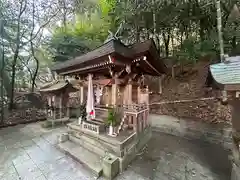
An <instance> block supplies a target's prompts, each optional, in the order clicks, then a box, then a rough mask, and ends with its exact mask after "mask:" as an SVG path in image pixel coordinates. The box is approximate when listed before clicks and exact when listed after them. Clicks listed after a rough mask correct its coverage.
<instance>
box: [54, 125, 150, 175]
mask: <svg viewBox="0 0 240 180" xmlns="http://www.w3.org/2000/svg"><path fill="white" fill-rule="evenodd" d="M68 128H69V132H68V141H66V142H62V143H60V144H59V148H60V149H62V150H63V151H64V152H66V153H67V154H70V155H71V156H72V157H73V158H75V159H76V160H78V161H80V162H82V163H83V164H85V165H86V167H88V168H90V169H91V170H92V171H93V172H94V173H95V174H96V175H98V176H100V175H101V173H103V175H104V176H106V177H108V178H110V177H111V178H112V177H114V176H115V175H116V174H117V173H119V172H122V171H123V170H124V169H125V168H127V166H128V164H129V163H130V162H131V161H132V160H133V159H134V158H135V157H136V154H137V153H138V152H139V151H140V150H141V149H142V148H143V147H144V145H145V144H146V143H147V142H148V140H149V139H150V138H151V128H150V127H148V128H146V129H145V130H144V131H143V132H142V133H140V134H138V135H136V133H133V132H131V131H129V132H128V131H126V132H122V135H120V136H118V137H116V138H114V137H109V136H108V135H107V134H106V133H100V134H94V133H92V132H89V131H85V130H84V129H82V128H81V126H79V125H77V123H70V124H68ZM90 156H91V157H90ZM106 159H107V160H106ZM108 160H109V161H108ZM109 174H110V175H109ZM111 178H110V179H111Z"/></svg>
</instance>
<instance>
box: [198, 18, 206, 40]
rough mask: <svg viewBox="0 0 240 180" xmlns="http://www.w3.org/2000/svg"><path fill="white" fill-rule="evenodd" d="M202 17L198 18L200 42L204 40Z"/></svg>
mask: <svg viewBox="0 0 240 180" xmlns="http://www.w3.org/2000/svg"><path fill="white" fill-rule="evenodd" d="M204 21H205V20H204V19H203V18H201V19H200V29H199V35H200V39H201V42H203V41H204V38H205V37H204V36H205V33H204V29H205V27H204Z"/></svg>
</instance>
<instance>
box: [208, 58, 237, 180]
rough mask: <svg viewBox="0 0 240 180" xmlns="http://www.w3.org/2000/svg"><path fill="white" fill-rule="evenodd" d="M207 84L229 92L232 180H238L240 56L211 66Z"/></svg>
mask: <svg viewBox="0 0 240 180" xmlns="http://www.w3.org/2000/svg"><path fill="white" fill-rule="evenodd" d="M207 83H208V85H211V86H212V87H214V88H218V89H219V90H221V91H225V92H227V96H226V97H227V101H228V104H229V105H230V106H231V111H232V112H231V114H232V139H233V149H232V152H233V170H232V180H238V179H240V149H239V145H240V56H236V57H227V58H226V59H225V61H224V62H222V63H218V64H213V65H211V66H210V72H209V76H208V79H207ZM226 97H224V98H226Z"/></svg>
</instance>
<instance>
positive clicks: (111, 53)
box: [41, 39, 166, 178]
mask: <svg viewBox="0 0 240 180" xmlns="http://www.w3.org/2000/svg"><path fill="white" fill-rule="evenodd" d="M52 70H53V71H55V72H56V73H57V74H58V77H59V78H58V81H57V82H55V83H54V84H52V85H49V86H47V87H43V88H42V89H41V92H42V93H43V94H45V95H47V96H48V105H49V106H50V107H52V110H51V111H50V114H51V116H53V117H54V119H56V118H58V119H59V118H60V119H61V118H64V117H68V116H69V110H68V109H69V107H72V106H73V104H75V105H76V104H83V103H84V102H87V104H86V106H87V108H88V104H89V102H90V100H91V97H89V96H93V98H92V99H93V100H94V105H93V106H94V107H93V109H94V113H95V114H94V118H92V119H87V120H86V121H83V122H72V123H70V124H68V127H69V132H68V133H67V134H65V136H64V137H65V138H64V139H65V140H67V139H68V141H64V142H63V141H62V142H61V143H60V144H59V146H60V148H61V149H63V150H64V151H67V152H68V153H69V154H71V155H72V156H75V157H76V158H77V159H79V160H80V161H82V162H83V163H85V164H87V166H88V167H90V168H91V169H92V170H94V172H96V173H97V174H98V175H100V174H101V173H102V172H103V174H104V175H105V176H106V177H110V178H111V177H113V176H115V175H116V174H117V173H118V172H119V171H122V170H123V169H124V168H126V167H127V165H128V164H129V163H130V162H131V160H132V159H133V158H134V157H135V156H136V153H137V152H138V151H139V150H140V149H141V148H142V147H143V146H144V145H145V144H146V143H147V141H148V140H149V139H150V137H151V128H150V126H149V121H148V114H149V92H148V86H146V84H145V82H144V76H145V75H150V76H157V77H159V78H160V76H161V75H162V74H164V73H165V71H166V67H165V65H164V63H163V62H162V61H161V60H160V58H159V55H158V52H157V49H156V46H155V44H154V42H153V40H148V41H145V42H142V43H136V44H134V45H131V46H126V45H124V44H123V43H121V42H120V41H119V40H116V39H111V40H109V41H108V42H106V43H105V44H103V45H102V46H100V47H98V48H96V49H95V50H93V51H91V52H88V53H86V54H84V55H81V56H79V57H76V58H74V59H72V60H68V61H66V62H62V63H58V64H55V65H54V66H53V67H52ZM91 85H92V86H93V94H91V92H90V90H89V87H91ZM73 92H74V93H73ZM73 102H75V103H73ZM114 107H115V108H116V107H117V108H120V109H121V112H122V113H121V115H122V117H121V122H120V123H119V124H118V126H117V127H115V131H114V132H115V135H116V137H112V136H108V134H107V133H106V127H105V126H104V119H106V118H107V112H108V109H109V108H114ZM50 109H51V108H50ZM53 109H55V111H54V110H53ZM56 109H58V111H59V112H58V113H57V114H56ZM69 146H71V148H69ZM72 149H75V150H74V151H73V150H72ZM82 149H88V153H89V155H90V156H91V157H96V158H95V159H94V160H93V161H98V163H96V162H95V163H90V162H89V160H87V159H85V158H86V156H87V155H84V156H85V157H83V156H81V153H80V151H81V150H82ZM78 150H79V153H76V152H78ZM84 152H85V151H84Z"/></svg>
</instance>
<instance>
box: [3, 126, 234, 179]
mask: <svg viewBox="0 0 240 180" xmlns="http://www.w3.org/2000/svg"><path fill="white" fill-rule="evenodd" d="M66 131H67V129H66V128H59V129H55V130H51V131H45V130H43V129H42V128H41V126H40V125H39V124H38V123H33V124H28V125H18V126H15V127H9V128H5V129H1V130H0V179H1V180H19V179H21V180H92V179H95V177H94V175H93V174H92V173H91V172H90V171H88V170H87V169H85V167H84V166H83V165H82V164H80V163H77V162H75V161H74V160H73V159H71V158H70V157H68V156H66V155H65V154H63V153H62V152H60V151H59V150H58V149H56V148H55V146H54V145H55V144H56V143H57V135H59V134H61V133H62V132H66ZM227 156H228V153H227V152H225V151H224V150H223V149H222V148H221V147H219V146H217V145H210V144H204V143H202V142H199V141H188V140H185V139H181V138H178V137H175V136H171V135H166V134H161V133H153V138H152V139H151V141H150V142H149V144H148V145H147V146H146V147H145V148H144V150H143V151H142V152H140V153H139V154H138V157H137V159H136V160H135V161H134V162H133V163H132V165H130V166H129V168H128V169H127V170H126V171H125V172H124V173H122V174H120V175H119V176H118V177H117V178H116V179H117V180H135V179H136V180H148V179H149V180H150V179H153V180H167V179H169V180H203V179H204V180H228V179H230V173H231V164H230V162H229V161H228V159H227ZM103 179H104V178H101V180H103Z"/></svg>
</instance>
